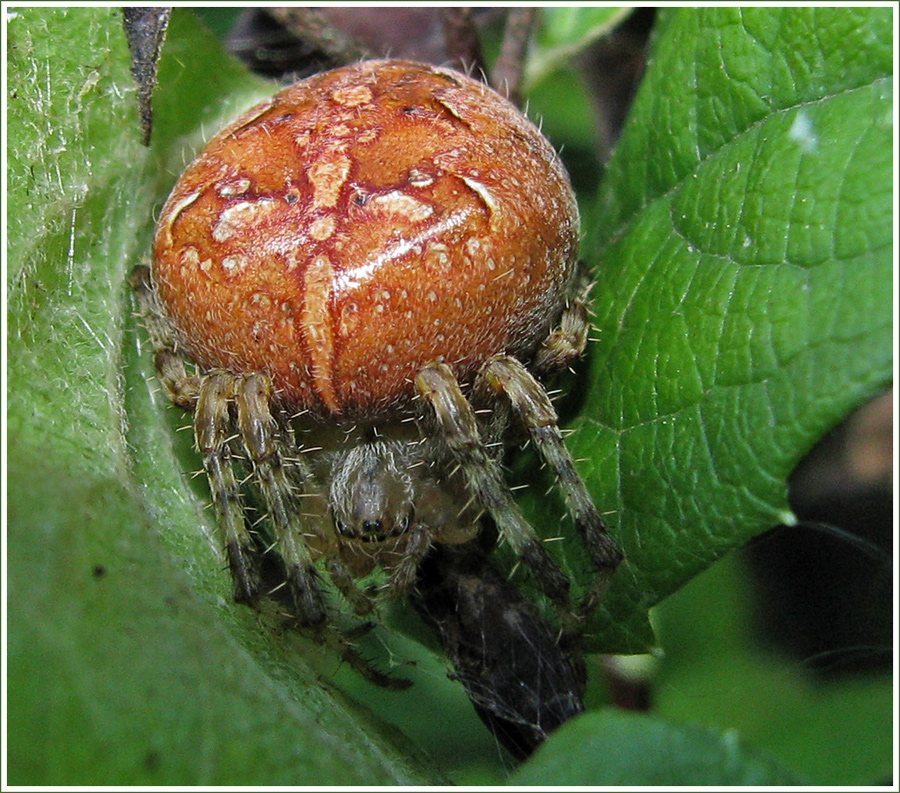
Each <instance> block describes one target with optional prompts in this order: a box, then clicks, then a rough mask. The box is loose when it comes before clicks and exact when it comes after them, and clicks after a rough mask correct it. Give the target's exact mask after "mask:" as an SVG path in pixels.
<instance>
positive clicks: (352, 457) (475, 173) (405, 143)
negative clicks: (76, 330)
mask: <svg viewBox="0 0 900 793" xmlns="http://www.w3.org/2000/svg"><path fill="white" fill-rule="evenodd" d="M577 236H578V214H577V209H576V205H575V200H574V196H573V194H572V190H571V187H570V185H569V182H568V178H567V176H566V174H565V171H564V169H563V167H562V165H561V163H560V161H559V159H558V157H557V156H556V154H555V152H554V151H553V149H552V147H551V146H550V145H549V144H548V143H547V141H546V140H545V139H544V138H543V136H542V135H541V134H540V132H538V130H537V129H536V128H535V127H534V126H533V125H532V124H531V123H530V122H529V121H528V120H527V119H526V118H525V117H524V116H523V115H522V114H521V113H520V112H519V111H518V110H517V109H516V108H515V107H514V106H513V105H511V104H510V103H509V102H507V101H506V100H504V99H502V98H501V97H500V96H498V95H497V94H495V93H494V92H492V91H491V90H490V89H488V88H486V87H485V86H484V85H482V84H481V83H478V82H477V81H475V80H472V79H470V78H468V77H466V76H464V75H462V74H459V73H457V72H454V71H451V70H448V69H440V68H435V67H431V66H427V65H424V64H418V63H413V62H407V61H369V62H363V63H358V64H355V65H353V66H350V67H345V68H342V69H337V70H334V71H332V72H327V73H324V74H320V75H316V76H314V77H312V78H309V79H307V80H305V81H303V82H300V83H297V84H296V85H294V86H291V87H290V88H287V89H285V90H284V91H282V92H281V93H280V94H277V95H276V96H275V97H273V98H272V99H270V100H268V101H267V102H264V103H263V104H261V105H259V106H257V107H255V108H253V109H252V110H250V111H249V112H248V113H246V114H245V115H244V116H243V117H242V118H240V119H238V120H237V121H236V122H234V123H233V124H232V125H231V126H229V127H228V128H226V129H225V130H224V131H223V132H221V133H220V134H219V135H217V136H216V137H215V138H214V139H213V140H212V141H211V142H210V143H209V145H208V146H207V147H206V149H205V150H204V151H203V152H202V153H201V154H200V155H199V157H198V158H197V159H196V160H195V161H194V162H193V163H192V164H191V165H190V166H189V167H188V169H187V170H186V171H185V173H184V175H183V176H182V177H181V179H180V180H179V182H178V184H177V185H176V187H175V189H174V191H173V192H172V195H171V196H170V197H169V200H168V202H167V203H166V205H165V207H164V208H163V211H162V214H161V217H160V220H159V225H158V229H157V234H156V243H155V249H154V259H153V265H152V270H148V269H147V268H139V269H138V271H136V274H135V279H134V280H135V285H136V288H137V291H138V294H139V296H140V299H141V303H142V306H143V313H144V315H145V316H146V317H147V322H148V326H149V328H150V331H151V335H152V338H153V342H154V345H155V346H156V348H157V353H156V366H157V370H158V372H159V376H160V379H161V381H162V383H163V385H164V386H165V388H166V390H167V391H168V393H169V395H170V397H171V398H172V400H173V401H174V402H176V403H177V404H179V405H181V406H183V407H186V408H188V409H190V410H192V411H193V414H194V429H195V436H196V442H197V446H198V449H199V450H200V452H201V454H202V455H203V458H204V465H205V468H206V471H207V474H208V476H209V481H210V486H211V492H212V497H213V501H214V503H215V506H216V510H217V514H218V518H219V522H220V524H221V526H222V530H223V536H224V543H225V547H226V551H227V554H228V558H229V562H230V567H231V571H232V575H233V579H234V588H235V595H236V597H237V598H238V599H239V600H242V601H250V602H252V601H254V600H256V599H258V598H259V597H262V596H264V595H265V594H266V591H265V587H264V585H263V584H262V583H261V578H260V574H259V559H260V554H261V548H264V547H269V548H272V549H274V551H277V553H278V555H279V557H280V559H281V560H282V561H283V566H284V574H285V578H286V583H287V587H288V590H289V592H290V594H291V599H292V609H293V611H294V616H295V618H296V620H297V621H298V622H299V623H300V624H301V625H303V626H306V627H309V628H313V629H316V630H319V631H327V630H329V628H328V627H327V625H328V611H327V608H326V603H325V598H324V596H323V594H322V589H321V586H320V582H319V575H320V573H319V570H321V569H322V568H324V569H325V570H327V571H328V575H329V576H330V578H331V579H332V581H333V582H334V584H335V585H336V587H337V588H338V589H339V590H340V591H341V592H342V593H343V595H344V596H345V597H346V598H347V600H348V601H349V603H350V604H351V605H352V607H353V609H354V610H355V611H356V612H358V613H360V614H364V613H368V612H369V611H371V610H372V608H373V597H374V595H373V593H372V592H370V591H369V590H364V589H362V588H360V587H359V586H358V585H357V584H356V581H357V580H358V579H359V578H360V577H361V576H363V575H366V574H367V573H369V572H370V571H371V570H372V569H373V568H376V567H377V568H381V569H383V570H384V571H385V573H386V574H387V583H386V584H385V586H384V587H383V591H384V592H386V594H396V593H403V592H407V591H408V590H409V589H410V587H411V586H412V585H413V583H414V581H415V575H416V570H417V568H418V566H419V563H420V562H421V560H422V559H423V557H424V555H425V554H426V552H427V551H428V549H429V548H430V547H431V546H432V545H433V544H435V543H442V544H459V543H463V542H466V541H468V540H470V539H471V538H472V537H474V536H475V535H476V534H477V532H478V524H479V519H480V516H481V515H482V514H483V513H487V514H488V515H489V516H490V517H491V518H492V519H493V521H494V523H495V524H496V526H497V528H498V530H499V535H500V538H501V540H502V541H505V542H507V543H508V544H509V545H510V546H511V547H512V549H513V550H514V551H515V553H516V554H517V555H518V556H519V557H520V558H521V559H522V560H523V561H524V562H525V563H526V565H527V566H528V568H529V569H530V570H531V571H532V573H533V575H534V578H535V581H536V583H537V585H538V586H539V587H540V588H541V590H542V591H543V592H544V593H545V594H546V595H547V596H548V597H549V598H550V599H551V601H552V602H553V603H554V604H555V605H556V607H557V611H558V613H559V617H560V623H561V628H562V630H563V632H564V633H568V634H575V633H577V631H578V623H579V619H580V618H581V616H582V614H580V613H579V610H578V609H577V608H573V607H572V606H571V604H570V603H569V593H568V590H569V582H568V579H567V578H566V576H565V575H564V574H563V572H562V570H561V569H560V568H559V566H558V565H557V563H556V562H555V561H554V559H553V558H552V556H551V555H550V554H549V553H548V552H547V551H546V549H545V547H544V545H543V543H542V542H541V540H540V538H539V537H538V535H537V534H536V533H535V532H534V530H533V529H532V528H531V527H530V526H529V524H528V523H527V522H526V521H525V519H524V518H523V517H522V515H521V514H520V512H519V510H518V508H517V507H516V504H515V502H514V500H513V498H512V495H511V493H510V491H509V488H508V487H507V485H506V484H505V482H504V477H503V473H502V469H501V466H500V462H499V459H500V456H501V454H502V449H503V444H502V442H503V441H504V439H505V438H506V437H507V429H508V427H509V426H510V425H515V426H516V427H518V428H524V430H525V431H526V432H527V434H528V435H529V436H530V437H531V439H532V440H533V441H534V442H535V445H536V446H537V449H538V450H539V452H540V453H541V455H542V456H543V458H544V460H545V461H546V462H547V463H548V465H549V466H550V468H551V470H552V471H553V472H554V473H555V475H556V477H557V480H558V482H559V485H560V488H561V490H562V492H563V495H564V497H565V500H566V503H567V506H568V508H569V510H570V512H571V513H572V515H573V518H574V521H575V523H576V525H577V526H578V528H579V530H580V531H581V533H582V536H583V538H584V541H585V545H586V548H587V552H588V555H589V557H590V559H591V561H592V562H593V563H594V564H595V565H596V567H597V568H598V570H599V571H600V573H601V580H605V579H606V578H607V577H608V574H609V573H611V572H612V571H613V570H614V569H615V567H616V565H617V564H618V562H619V561H620V559H621V554H620V552H619V550H618V548H617V547H616V545H615V543H614V542H613V541H612V540H611V539H610V538H609V536H608V534H607V533H606V530H605V527H604V525H603V522H602V520H601V519H600V516H599V514H598V512H597V510H596V508H595V507H594V505H593V503H592V502H591V499H590V497H589V495H588V493H587V490H586V488H585V486H584V483H583V482H582V480H581V479H580V478H579V476H578V474H577V473H576V471H575V467H574V465H573V463H572V460H571V457H570V456H569V454H568V452H567V451H566V448H565V446H564V444H563V442H562V436H561V434H560V431H559V429H558V427H557V417H556V414H555V412H554V410H553V407H552V405H551V403H550V400H549V398H548V397H547V395H546V393H545V391H544V389H543V387H542V386H541V385H540V383H539V378H541V377H543V376H544V375H546V374H549V373H552V372H553V371H554V370H556V369H559V368H561V367H564V366H566V365H567V364H568V363H569V362H570V361H571V360H572V359H573V358H574V357H576V356H578V355H579V354H580V353H581V352H582V350H583V348H584V345H585V340H586V336H587V319H586V312H585V307H584V291H585V290H584V286H583V284H582V283H581V281H580V280H579V276H578V273H577V266H576V255H577ZM185 358H187V359H188V360H190V361H191V362H193V363H194V364H196V365H197V366H198V369H199V371H198V373H197V374H188V372H187V370H186V368H185V362H184V359H185ZM235 458H240V459H241V460H243V463H241V464H242V465H245V466H246V468H247V469H248V471H249V473H250V474H251V477H250V478H251V479H252V482H253V487H254V489H255V491H256V494H257V496H258V499H259V501H260V502H261V504H262V505H263V508H264V510H265V514H266V524H267V528H265V529H253V530H251V528H250V526H251V523H250V521H248V520H247V519H246V518H245V514H244V511H243V508H242V497H243V496H242V492H241V488H240V486H239V484H238V482H239V478H238V477H236V476H235V473H234V471H233V465H234V463H235ZM257 531H266V532H268V534H269V535H270V540H269V542H268V544H267V543H260V542H259V541H258V540H257V538H256V536H255V532H257ZM601 588H602V587H601V586H599V585H598V587H596V589H595V590H594V592H593V594H592V595H590V596H589V597H588V602H587V603H586V604H584V605H583V606H582V608H581V611H582V612H583V611H586V610H589V608H591V607H592V606H593V605H595V601H596V595H597V593H598V592H599V590H600V589H601Z"/></svg>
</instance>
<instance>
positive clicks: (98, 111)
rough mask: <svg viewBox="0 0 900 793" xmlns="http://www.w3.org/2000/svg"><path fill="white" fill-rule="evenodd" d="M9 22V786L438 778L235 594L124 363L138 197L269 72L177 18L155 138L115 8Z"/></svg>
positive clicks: (150, 403) (130, 360) (165, 436)
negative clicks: (259, 72)
mask: <svg viewBox="0 0 900 793" xmlns="http://www.w3.org/2000/svg"><path fill="white" fill-rule="evenodd" d="M8 31H9V51H8V54H9V94H8V97H7V101H8V108H9V114H10V115H9V126H8V132H9V137H8V151H9V176H8V180H9V181H8V186H9V201H10V204H9V209H10V212H9V219H10V223H9V258H10V262H11V267H10V271H9V276H8V278H9V280H8V292H9V311H8V318H9V338H8V376H9V400H8V426H9V438H10V443H9V449H8V463H9V481H8V486H9V497H10V500H9V515H8V517H9V529H8V563H9V582H8V593H9V647H8V663H9V666H8V682H9V698H8V711H7V712H8V727H9V736H10V737H9V744H8V750H9V755H8V763H9V764H8V771H9V781H10V783H12V784H17V785H40V786H46V785H53V784H69V785H72V784H78V785H90V786H95V785H102V784H112V785H125V784H144V785H148V784H153V785H178V786H185V785H196V784H204V785H212V784H230V785H234V784H247V785H250V784H256V785H259V784H281V785H289V784H290V785H296V784H315V785H321V784H411V783H418V784H424V783H427V782H434V781H436V780H440V777H439V776H437V775H436V773H435V772H434V771H433V770H432V769H430V768H429V767H428V766H427V765H425V764H423V763H422V762H421V761H420V760H419V759H418V758H416V756H415V753H414V752H413V751H411V750H410V749H409V747H408V746H407V745H406V744H405V742H404V741H403V740H402V739H400V738H398V736H397V735H396V734H395V733H392V732H391V731H389V730H388V729H387V728H386V726H385V725H384V724H382V723H378V722H376V721H375V720H374V719H372V718H371V717H370V716H368V715H367V714H366V713H365V712H363V711H362V710H361V709H360V708H359V707H358V706H357V705H355V704H354V703H352V702H351V701H350V700H349V699H347V698H346V697H345V696H344V695H343V694H341V693H340V692H339V691H337V690H335V689H334V688H332V687H330V686H328V685H326V684H325V683H323V682H322V680H323V677H322V673H323V672H326V673H327V672H330V671H331V669H332V668H333V667H334V666H335V665H336V664H337V663H338V662H337V660H336V658H335V657H334V656H330V655H329V656H327V657H326V658H327V660H325V661H321V659H322V655H323V654H322V652H321V651H319V652H318V653H317V652H313V651H311V649H310V647H309V646H308V643H306V642H304V641H303V640H302V639H301V638H300V637H298V636H294V635H289V634H283V633H280V632H278V631H276V630H273V628H272V625H270V624H267V623H266V621H265V619H264V618H263V617H260V616H257V615H255V614H254V612H252V611H251V610H249V609H245V608H244V609H241V608H236V607H235V606H234V605H233V604H232V603H231V602H230V597H229V593H228V582H227V576H224V575H222V573H221V568H222V559H221V557H220V556H219V555H218V552H217V551H216V550H215V549H214V545H213V544H212V543H211V542H210V540H209V539H208V535H205V534H204V533H202V532H200V531H197V526H198V525H200V526H202V527H205V529H206V531H207V532H209V531H210V528H211V527H210V526H209V521H208V519H207V518H206V516H205V515H202V514H201V510H200V503H201V502H200V501H199V500H198V499H197V498H196V497H195V496H194V494H193V493H192V492H191V490H190V489H189V488H187V487H186V486H185V484H184V480H183V477H182V475H181V473H180V472H181V470H182V468H183V458H182V457H180V456H179V454H180V452H179V450H177V449H174V448H173V445H172V440H171V438H172V435H171V432H170V430H171V428H170V427H169V426H167V425H166V424H165V423H162V422H161V421H160V416H161V413H160V407H161V402H160V401H156V402H154V400H153V397H152V395H151V392H150V389H151V386H150V385H149V383H148V378H147V375H148V374H149V372H148V371H147V362H146V360H145V358H146V356H142V357H141V358H138V357H137V352H136V347H135V343H134V342H135V337H134V332H135V329H134V322H133V318H132V305H131V301H130V296H129V288H128V284H127V277H128V274H129V272H130V270H131V268H132V267H133V265H134V264H135V263H136V262H137V261H139V259H140V257H141V256H142V255H143V254H144V252H145V251H146V250H147V249H148V242H149V238H150V233H151V230H152V218H153V211H154V209H155V208H156V207H158V205H159V203H160V202H161V201H162V199H163V198H164V196H165V193H166V192H167V191H168V189H169V188H170V187H171V184H172V182H173V181H174V179H175V177H176V175H177V173H178V172H179V171H180V170H181V167H182V166H183V162H184V159H183V158H184V157H185V156H189V155H190V151H189V150H186V149H185V147H186V146H190V144H191V143H196V142H199V137H198V136H197V133H198V132H199V130H200V126H199V125H200V124H201V123H203V122H206V123H209V124H210V125H211V126H212V127H216V126H218V125H220V124H221V122H222V115H224V116H231V115H233V114H234V113H235V111H236V110H237V109H238V108H239V106H246V104H247V103H248V102H249V100H250V97H251V96H252V95H254V94H256V95H258V94H259V93H260V89H261V87H262V86H263V83H261V82H260V81H258V80H256V79H253V78H250V77H249V76H248V75H247V74H246V72H245V71H244V70H243V69H242V68H241V67H239V65H238V64H237V63H236V62H234V61H232V60H231V59H229V58H227V57H226V56H224V55H223V53H222V51H221V49H220V48H219V46H218V45H217V44H216V43H215V42H213V41H212V40H211V39H210V37H208V36H207V35H206V34H204V33H203V32H202V31H201V30H200V28H199V27H198V26H197V25H196V24H195V23H194V22H193V21H192V18H191V17H190V16H189V15H187V14H184V13H182V12H178V11H176V13H175V14H174V15H173V20H172V25H171V29H170V31H169V44H168V46H167V49H166V57H165V60H164V62H163V64H162V68H161V71H160V91H159V93H158V95H157V97H156V100H155V108H156V123H157V127H156V133H155V142H154V148H153V150H151V151H147V150H145V149H143V148H142V147H141V146H140V145H139V138H140V130H139V124H138V118H137V107H136V97H135V89H134V87H133V84H132V81H131V76H130V73H129V63H128V53H127V48H126V44H125V38H124V33H123V31H122V24H121V18H120V15H119V11H118V9H111V8H110V9H86V8H78V9H75V8H68V9H65V8H59V9H51V8H23V7H20V8H18V9H17V10H16V11H15V12H14V14H13V16H12V18H11V19H10V20H9V22H8ZM203 70H207V71H206V72H205V73H206V74H209V75H213V77H214V79H207V80H202V79H199V78H198V75H200V74H203V73H204V71H203ZM266 90H269V89H266ZM220 93H221V94H222V95H223V96H225V97H227V99H226V100H224V101H223V100H221V99H220V98H219V94H220ZM187 136H191V138H190V140H188V138H187ZM314 649H315V650H318V648H314ZM308 658H313V659H319V660H320V661H321V662H322V663H323V664H324V663H328V664H330V666H329V667H328V668H325V669H317V668H313V667H311V666H310V664H309V662H308V660H306V659H308Z"/></svg>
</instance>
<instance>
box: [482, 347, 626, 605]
mask: <svg viewBox="0 0 900 793" xmlns="http://www.w3.org/2000/svg"><path fill="white" fill-rule="evenodd" d="M479 378H480V379H481V380H482V381H483V382H485V383H487V384H488V385H489V386H490V387H491V388H492V389H493V390H494V391H495V392H496V393H502V394H504V395H505V396H506V398H507V399H508V400H509V402H510V404H511V405H512V409H513V412H514V413H515V414H516V415H517V416H518V418H519V419H520V420H521V422H522V424H523V425H524V426H525V428H526V429H527V431H528V434H529V435H530V436H531V439H532V441H534V444H535V446H536V447H537V449H538V452H539V453H540V455H541V457H542V458H543V459H544V461H545V462H546V463H547V465H548V466H549V467H550V469H551V470H552V471H553V473H554V475H555V476H556V480H557V482H558V483H559V487H560V490H561V491H562V494H563V498H564V500H565V502H566V508H567V509H568V510H569V513H570V514H571V515H572V519H573V520H574V522H575V525H576V527H577V528H578V531H579V532H580V533H581V536H582V538H583V540H584V544H585V546H586V547H587V551H588V554H589V556H590V558H591V561H592V562H593V563H594V565H595V566H596V567H597V569H598V571H599V573H600V576H599V580H598V584H597V585H596V586H595V588H594V590H593V591H592V593H591V594H590V598H592V599H593V600H594V603H595V604H596V601H597V600H599V598H600V597H601V596H602V593H603V591H604V589H605V587H606V585H607V584H608V582H609V579H610V578H611V577H612V574H613V573H614V572H615V570H616V568H617V567H618V565H619V563H620V562H621V561H622V559H623V558H624V557H623V554H622V551H621V550H619V547H618V545H616V543H615V541H614V540H613V538H612V537H611V536H610V535H609V533H608V532H607V529H606V524H605V523H604V521H603V518H602V517H600V513H599V512H598V511H597V508H596V506H594V502H593V501H592V499H591V496H590V494H589V493H588V490H587V486H586V485H585V483H584V480H583V479H582V478H581V477H580V476H579V475H578V471H577V470H576V469H575V463H574V462H573V460H572V456H571V455H570V454H569V450H568V449H567V448H566V446H565V443H563V437H562V433H561V432H560V430H559V426H558V422H559V418H558V417H557V415H556V411H555V410H554V408H553V405H552V403H551V402H550V398H549V397H548V396H547V394H546V392H545V391H544V389H543V388H542V387H541V385H540V383H538V382H537V380H535V379H534V377H533V376H532V375H531V373H530V372H528V370H527V369H526V368H525V367H524V366H523V365H522V364H521V363H520V362H519V361H517V360H516V359H515V358H512V357H511V356H508V355H498V356H496V357H494V358H492V359H491V360H490V361H488V363H487V364H486V365H485V367H484V368H483V369H482V371H481V372H480V374H479Z"/></svg>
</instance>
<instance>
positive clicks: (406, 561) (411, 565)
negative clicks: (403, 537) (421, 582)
mask: <svg viewBox="0 0 900 793" xmlns="http://www.w3.org/2000/svg"><path fill="white" fill-rule="evenodd" d="M429 548H431V532H430V531H429V530H428V528H427V527H426V526H423V525H422V524H420V523H416V524H413V525H412V526H410V528H409V539H408V541H407V544H406V547H405V548H404V551H403V558H402V559H401V560H400V562H399V563H398V564H397V566H396V567H395V568H394V569H393V571H392V572H391V578H390V582H389V583H388V590H389V591H390V592H391V593H392V594H398V595H405V594H408V593H409V591H410V590H411V589H412V587H413V584H414V583H415V581H416V576H417V574H418V571H419V565H420V564H421V562H422V560H423V559H424V558H425V555H426V554H427V553H428V550H429Z"/></svg>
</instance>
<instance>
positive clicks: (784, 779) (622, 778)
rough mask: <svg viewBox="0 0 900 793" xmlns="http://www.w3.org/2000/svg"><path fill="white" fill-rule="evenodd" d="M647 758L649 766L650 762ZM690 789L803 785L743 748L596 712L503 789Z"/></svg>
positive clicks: (693, 731) (569, 727) (705, 734)
mask: <svg viewBox="0 0 900 793" xmlns="http://www.w3.org/2000/svg"><path fill="white" fill-rule="evenodd" d="M647 758H652V762H647ZM507 784H509V785H511V786H515V787H519V788H522V787H524V786H526V785H565V786H576V785H591V786H595V785H596V786H619V785H625V786H651V785H654V786H655V785H667V786H670V785H679V786H680V785H684V786H690V787H699V786H713V787H717V788H722V787H725V786H732V785H734V786H749V787H755V788H759V787H763V786H768V785H780V786H783V785H799V784H804V780H803V779H801V778H800V777H798V776H796V775H795V774H793V773H791V772H790V771H788V770H786V769H784V768H782V767H780V766H779V765H778V764H777V763H776V762H775V761H774V760H772V759H771V758H769V757H767V756H765V755H763V754H761V753H759V752H755V751H753V750H752V749H750V748H748V747H746V746H744V745H742V742H741V741H740V740H739V739H738V736H737V735H735V734H734V733H727V734H725V735H722V736H720V735H716V734H714V733H712V732H709V731H706V730H701V729H698V728H696V727H679V726H676V725H673V724H669V723H667V722H665V721H662V720H661V719H656V718H652V717H650V716H646V715H637V714H633V713H623V712H620V711H613V710H600V711H595V712H592V713H586V714H584V715H583V716H579V717H578V718H577V719H574V720H573V721H571V722H569V723H568V724H564V725H563V726H562V727H560V729H559V730H558V731H557V732H555V733H554V734H553V735H552V736H551V737H550V739H549V740H548V741H547V743H546V744H544V745H543V746H542V747H541V748H540V749H538V751H537V752H535V754H534V755H533V756H532V757H531V758H530V759H529V760H528V761H527V762H526V763H525V764H524V765H522V767H521V768H519V770H518V771H516V773H514V774H513V776H512V777H511V778H510V780H509V782H508V783H507Z"/></svg>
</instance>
